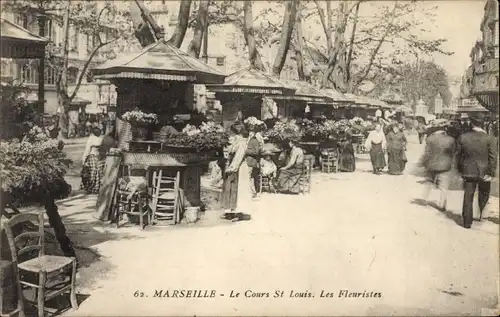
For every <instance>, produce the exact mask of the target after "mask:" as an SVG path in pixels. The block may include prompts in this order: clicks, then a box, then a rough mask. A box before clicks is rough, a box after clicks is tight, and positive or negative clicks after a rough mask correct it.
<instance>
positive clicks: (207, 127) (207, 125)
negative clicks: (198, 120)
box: [200, 122, 225, 133]
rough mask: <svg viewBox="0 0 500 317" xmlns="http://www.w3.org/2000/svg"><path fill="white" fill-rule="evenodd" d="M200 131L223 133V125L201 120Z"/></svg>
mask: <svg viewBox="0 0 500 317" xmlns="http://www.w3.org/2000/svg"><path fill="white" fill-rule="evenodd" d="M200 131H201V132H203V133H225V130H224V127H222V126H221V125H220V124H217V123H215V122H203V123H202V124H201V125H200Z"/></svg>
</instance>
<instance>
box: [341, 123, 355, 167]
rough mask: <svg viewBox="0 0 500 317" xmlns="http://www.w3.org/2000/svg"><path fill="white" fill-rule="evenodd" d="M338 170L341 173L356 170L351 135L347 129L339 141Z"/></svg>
mask: <svg viewBox="0 0 500 317" xmlns="http://www.w3.org/2000/svg"><path fill="white" fill-rule="evenodd" d="M339 168H340V170H341V171H342V172H354V171H355V170H356V157H355V156H354V147H353V145H352V133H351V131H349V129H346V130H345V132H344V137H343V138H342V140H341V141H340V162H339Z"/></svg>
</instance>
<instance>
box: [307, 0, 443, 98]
mask: <svg viewBox="0 0 500 317" xmlns="http://www.w3.org/2000/svg"><path fill="white" fill-rule="evenodd" d="M324 2H326V14H325V8H324V6H323V5H322V3H324ZM364 6H366V7H367V8H366V9H368V6H370V10H369V12H370V14H366V15H363V16H362V15H361V14H360V13H359V12H360V8H362V7H364ZM306 11H307V13H306V14H305V18H304V19H305V20H306V21H309V22H311V21H317V23H318V24H320V25H321V26H322V27H323V31H324V36H323V37H321V36H316V37H315V38H313V39H311V40H309V41H308V43H307V44H310V45H314V46H316V47H318V48H319V51H320V52H321V51H322V54H323V56H322V57H321V58H322V59H324V58H325V57H326V56H328V61H329V63H328V70H327V71H326V73H324V77H323V85H326V84H330V83H331V84H333V86H334V87H337V88H339V89H340V90H342V91H345V92H352V93H359V92H360V87H361V86H362V85H363V84H364V83H366V82H371V81H374V80H375V79H376V78H377V77H380V76H382V77H384V76H385V75H386V74H390V73H392V72H393V71H394V67H395V66H396V67H397V66H398V65H401V64H402V63H403V60H405V59H407V56H408V52H411V53H412V54H413V55H414V56H430V55H432V54H435V53H439V54H446V55H451V53H449V52H446V51H444V50H443V48H442V44H443V43H444V42H445V41H446V40H445V39H439V38H438V39H426V38H425V36H421V35H422V34H424V33H428V30H427V28H426V27H425V26H424V25H423V24H427V25H430V24H431V23H432V22H433V21H432V18H433V16H434V13H433V12H432V11H433V8H431V9H429V10H424V9H423V8H421V7H420V5H419V3H418V2H416V1H404V2H403V1H394V2H392V3H387V2H378V3H374V2H369V1H365V0H359V1H356V2H355V3H354V4H353V5H351V6H349V3H347V1H342V2H340V3H339V8H338V9H337V10H336V11H337V13H335V12H334V10H333V8H332V7H331V4H330V2H328V1H315V6H314V7H311V6H310V7H309V8H308V9H307V10H306ZM367 11H368V10H367ZM334 16H336V17H337V18H336V25H335V28H334V29H333V30H332V28H331V25H332V20H333V18H331V17H334ZM327 17H328V18H331V20H330V19H327ZM426 19H427V21H426ZM329 20H330V22H329ZM349 26H350V27H349ZM332 32H334V35H335V36H332ZM349 32H350V33H349ZM345 38H348V39H349V40H348V41H347V42H346V41H345ZM325 42H326V43H325ZM332 42H333V44H332ZM314 43H317V44H319V45H317V44H314ZM322 43H324V45H321V44H322ZM339 53H340V54H339ZM344 64H345V65H344ZM336 69H338V71H337V72H335V70H336ZM332 74H333V75H332Z"/></svg>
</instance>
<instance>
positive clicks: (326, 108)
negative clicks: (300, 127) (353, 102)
mask: <svg viewBox="0 0 500 317" xmlns="http://www.w3.org/2000/svg"><path fill="white" fill-rule="evenodd" d="M281 81H282V82H283V83H284V84H285V85H287V86H288V87H292V88H294V89H295V93H294V94H293V95H276V96H274V95H272V96H269V97H270V98H272V99H273V100H274V101H275V102H276V103H277V105H278V116H279V117H280V118H303V117H304V115H305V113H306V110H308V111H307V112H309V113H310V116H311V117H315V116H321V114H326V115H329V114H331V113H332V110H333V99H332V98H330V97H328V96H326V95H324V94H323V93H321V92H320V91H319V90H318V89H316V88H315V87H314V86H313V85H311V84H309V83H307V82H304V81H295V80H281Z"/></svg>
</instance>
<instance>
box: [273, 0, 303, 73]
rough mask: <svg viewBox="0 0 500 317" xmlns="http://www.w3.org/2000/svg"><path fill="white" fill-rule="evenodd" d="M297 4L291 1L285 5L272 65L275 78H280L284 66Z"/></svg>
mask: <svg viewBox="0 0 500 317" xmlns="http://www.w3.org/2000/svg"><path fill="white" fill-rule="evenodd" d="M299 3H300V0H292V1H287V2H286V4H285V14H284V17H283V25H282V27H281V37H280V44H279V48H278V52H277V53H276V57H275V59H274V65H273V75H274V76H276V77H279V76H280V74H281V71H282V70H283V66H284V65H285V60H286V56H287V54H288V50H289V48H290V41H291V39H292V32H293V29H294V26H295V18H296V16H297V7H298V5H299Z"/></svg>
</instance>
